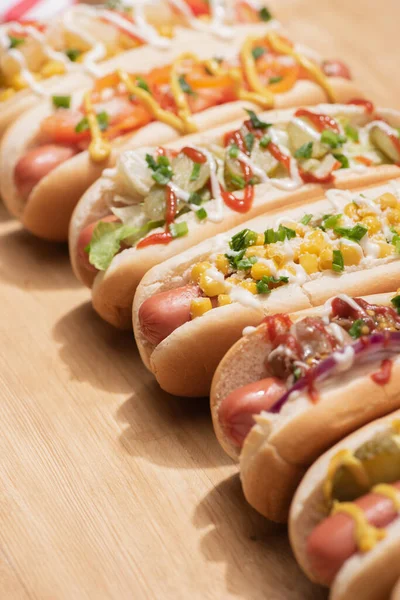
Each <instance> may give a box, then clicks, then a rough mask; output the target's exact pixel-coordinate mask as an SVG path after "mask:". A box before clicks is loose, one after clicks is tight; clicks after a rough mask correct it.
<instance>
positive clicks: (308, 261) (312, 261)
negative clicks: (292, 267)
mask: <svg viewBox="0 0 400 600" xmlns="http://www.w3.org/2000/svg"><path fill="white" fill-rule="evenodd" d="M299 262H300V265H301V266H302V267H303V269H304V270H305V272H306V273H308V275H312V274H313V273H317V271H318V256H317V255H316V254H302V255H301V256H300V258H299Z"/></svg>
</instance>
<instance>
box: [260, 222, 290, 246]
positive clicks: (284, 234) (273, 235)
mask: <svg viewBox="0 0 400 600" xmlns="http://www.w3.org/2000/svg"><path fill="white" fill-rule="evenodd" d="M295 237H296V232H295V231H294V229H290V228H289V227H285V226H284V225H279V228H278V230H277V231H274V230H273V229H267V230H266V231H265V232H264V243H265V244H275V243H276V242H284V241H285V240H286V239H287V240H291V239H292V238H295Z"/></svg>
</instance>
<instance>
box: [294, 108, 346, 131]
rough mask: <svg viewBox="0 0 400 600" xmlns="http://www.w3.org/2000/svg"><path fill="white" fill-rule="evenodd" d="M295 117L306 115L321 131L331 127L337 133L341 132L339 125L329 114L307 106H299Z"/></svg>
mask: <svg viewBox="0 0 400 600" xmlns="http://www.w3.org/2000/svg"><path fill="white" fill-rule="evenodd" d="M295 117H306V118H307V119H309V120H310V121H311V122H312V124H313V125H314V127H315V128H316V129H318V131H319V132H322V131H324V130H325V129H331V130H332V131H334V132H335V133H340V129H339V125H338V124H337V122H336V121H335V119H333V118H332V117H330V116H329V115H321V114H319V113H314V112H311V111H310V110H307V109H306V108H299V109H298V110H296V112H295Z"/></svg>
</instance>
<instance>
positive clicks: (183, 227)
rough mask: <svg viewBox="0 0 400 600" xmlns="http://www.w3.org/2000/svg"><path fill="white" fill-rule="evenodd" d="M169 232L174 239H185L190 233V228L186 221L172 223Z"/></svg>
mask: <svg viewBox="0 0 400 600" xmlns="http://www.w3.org/2000/svg"><path fill="white" fill-rule="evenodd" d="M169 232H170V234H171V235H172V237H173V238H178V237H183V236H184V235H187V234H188V233H189V227H188V224H187V223H186V221H182V222H181V223H171V224H170V225H169Z"/></svg>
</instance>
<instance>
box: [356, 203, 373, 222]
mask: <svg viewBox="0 0 400 600" xmlns="http://www.w3.org/2000/svg"><path fill="white" fill-rule="evenodd" d="M369 215H372V216H374V215H376V210H374V208H373V207H372V206H369V205H368V204H363V205H362V206H359V208H358V216H359V217H360V218H361V219H362V218H363V217H368V216H369Z"/></svg>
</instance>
